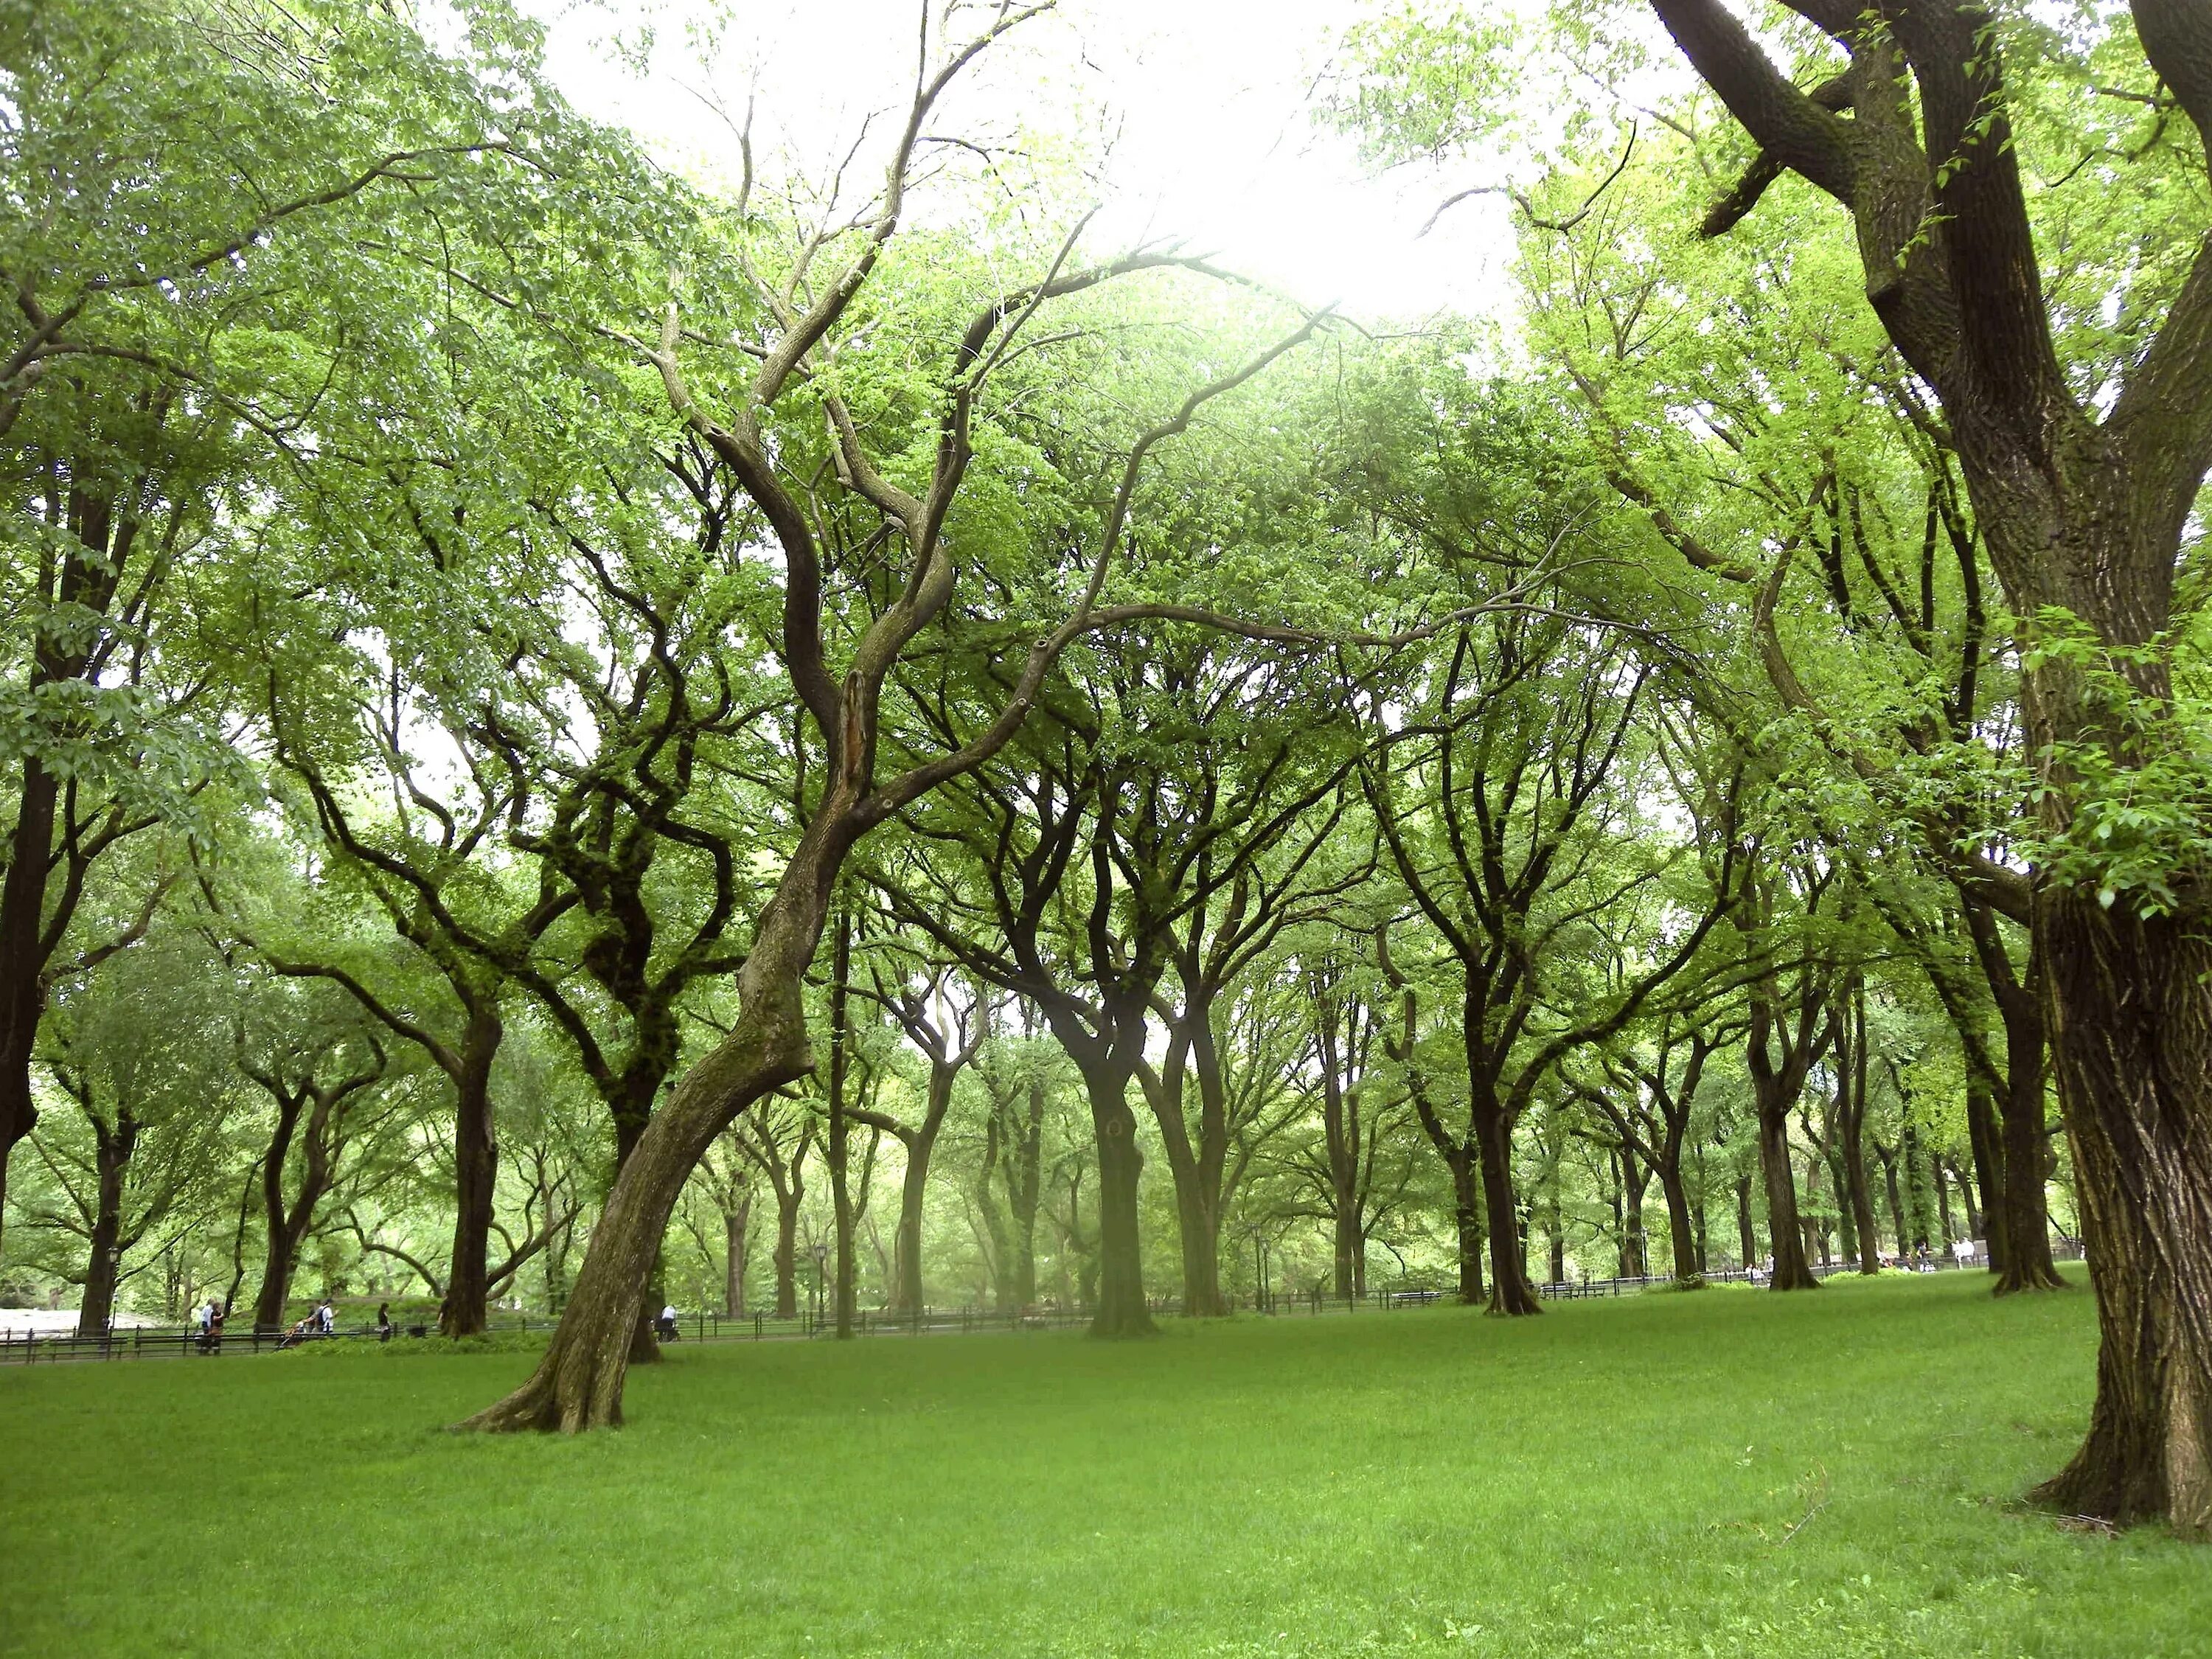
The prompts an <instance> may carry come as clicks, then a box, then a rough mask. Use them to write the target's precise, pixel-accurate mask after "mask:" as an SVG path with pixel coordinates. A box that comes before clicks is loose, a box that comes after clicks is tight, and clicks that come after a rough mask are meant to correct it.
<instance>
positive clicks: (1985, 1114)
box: [1966, 1068, 2040, 1291]
mask: <svg viewBox="0 0 2212 1659" xmlns="http://www.w3.org/2000/svg"><path fill="white" fill-rule="evenodd" d="M2039 1069H2040V1068H2039ZM1966 1139H1967V1143H1968V1146H1969V1148H1970V1150H1971V1151H1972V1154H1973V1165H1974V1182H1975V1184H1976V1185H1978V1187H1980V1188H1981V1189H1982V1222H1983V1231H1982V1235H1981V1237H1982V1240H1983V1243H1984V1245H1985V1246H1986V1247H1987V1249H1988V1250H1989V1255H1990V1272H1991V1273H1994V1274H1996V1275H1997V1278H1998V1280H1999V1285H1998V1288H1999V1290H2000V1291H2002V1289H2003V1285H2002V1280H2003V1277H2004V1274H2005V1271H2006V1269H2007V1267H2008V1266H2009V1265H2010V1262H2011V1251H2010V1249H2009V1247H2008V1243H2007V1239H2006V1212H2007V1210H2008V1207H2009V1206H2008V1205H2007V1204H2006V1201H2005V1185H2006V1182H2007V1179H2008V1171H2007V1170H2006V1169H2005V1162H2004V1130H2003V1128H2002V1124H2001V1122H2000V1120H1999V1118H1998V1116H1997V1106H1996V1094H1995V1092H1994V1091H1992V1090H1991V1089H1990V1085H1988V1083H1986V1082H1985V1081H1984V1080H1983V1079H1981V1078H1980V1077H1979V1076H1978V1075H1976V1074H1975V1073H1973V1072H1972V1071H1970V1072H1969V1073H1968V1074H1967V1078H1966Z"/></svg>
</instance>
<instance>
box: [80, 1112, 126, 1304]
mask: <svg viewBox="0 0 2212 1659" xmlns="http://www.w3.org/2000/svg"><path fill="white" fill-rule="evenodd" d="M93 1133H94V1158H93V1176H94V1182H95V1183H96V1189H95V1193H94V1200H93V1212H92V1237H91V1240H90V1241H89V1243H90V1249H88V1252H87V1255H86V1257H85V1264H84V1295H83V1297H82V1298H81V1299H80V1300H79V1301H78V1303H77V1315H76V1334H78V1335H79V1336H80V1337H95V1336H99V1335H100V1334H102V1333H103V1332H105V1331H106V1329H107V1325H108V1322H109V1321H110V1320H112V1318H113V1317H114V1316H115V1287H116V1285H117V1284H118V1282H119V1281H120V1279H121V1278H122V1272H123V1188H124V1183H125V1180H126V1179H128V1177H129V1176H130V1173H131V1153H132V1152H136V1151H137V1146H138V1120H137V1118H135V1117H133V1116H132V1115H131V1114H130V1113H129V1112H128V1111H120V1112H118V1113H117V1115H116V1120H115V1123H114V1126H113V1127H109V1126H108V1125H107V1124H106V1123H104V1122H101V1121H99V1120H98V1119H94V1121H93Z"/></svg>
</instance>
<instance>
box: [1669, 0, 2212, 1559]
mask: <svg viewBox="0 0 2212 1659" xmlns="http://www.w3.org/2000/svg"><path fill="white" fill-rule="evenodd" d="M1653 9H1654V10H1655V11H1656V13H1657V15H1658V16H1659V17H1660V19H1661V21H1662V22H1663V23H1664V24H1665V25H1666V27H1667V28H1668V32H1669V33H1671V34H1673V36H1674V39H1675V40H1676V42H1677V43H1678V44H1679V45H1680V47H1681V49H1682V51H1683V52H1684V54H1685V55H1686V57H1687V58H1689V60H1690V62H1691V63H1692V65H1693V66H1694V67H1695V68H1696V69H1697V70H1698V72H1699V75H1700V76H1702V77H1703V78H1704V79H1705V82H1707V83H1708V84H1709V85H1710V86H1711V88H1713V90H1714V91H1715V92H1716V93H1717V94H1718V95H1719V96H1720V98H1721V100H1723V102H1724V103H1725V104H1726V105H1727V106H1728V107H1729V112H1731V113H1732V114H1733V115H1735V118H1737V119H1738V120H1739V121H1741V123H1742V124H1743V125H1744V127H1745V129H1746V130H1747V131H1748V132H1749V133H1750V135H1751V137H1752V138H1753V142H1754V143H1756V144H1757V145H1758V146H1759V157H1758V159H1757V160H1755V161H1753V163H1752V165H1751V167H1750V169H1749V170H1748V171H1747V173H1746V176H1745V179H1744V180H1743V182H1741V184H1739V185H1738V186H1737V187H1736V189H1735V191H1732V192H1731V194H1730V196H1729V197H1728V198H1727V200H1726V201H1725V202H1723V204H1722V205H1721V206H1720V207H1718V208H1717V209H1716V210H1715V211H1714V213H1713V214H1712V215H1711V216H1709V217H1708V219H1707V222H1706V228H1708V229H1710V230H1714V231H1719V230H1724V229H1725V228H1728V227H1729V226H1731V225H1733V224H1734V223H1735V222H1738V221H1739V220H1741V218H1742V217H1743V216H1744V215H1745V214H1746V213H1747V212H1748V211H1750V210H1751V209H1752V207H1753V204H1755V203H1756V201H1757V199H1758V197H1759V194H1760V193H1761V185H1762V184H1763V183H1764V181H1765V179H1771V178H1772V177H1774V176H1776V175H1778V174H1779V173H1781V172H1782V171H1784V170H1785V169H1786V170H1788V171H1790V172H1792V173H1797V174H1798V175H1800V176H1801V177H1802V178H1804V179H1807V180H1808V182H1810V183H1811V184H1812V185H1814V186H1815V187H1816V188H1817V189H1820V190H1821V191H1825V192H1826V193H1827V194H1828V195H1830V196H1832V197H1835V198H1836V199H1837V200H1838V201H1839V202H1840V203H1842V204H1844V206H1845V208H1847V209H1848V210H1850V214H1851V216H1852V219H1853V222H1854V225H1855V227H1856V228H1857V233H1858V237H1859V242H1860V248H1861V252H1862V256H1863V260H1864V264H1865V269H1866V274H1867V283H1868V293H1869V301H1870V303H1871V304H1872V305H1873V307H1874V309H1875V314H1876V316H1877V317H1878V318H1880V319H1881V323H1882V325H1883V327H1884V329H1885V331H1887V334H1888V337H1889V338H1890V340H1891V342H1892V343H1893V345H1894V346H1895V348H1896V349H1897V351H1898V352H1899V355H1900V356H1902V357H1903V358H1904V360H1905V362H1906V363H1907V364H1909V365H1910V366H1911V369H1912V371H1913V373H1914V374H1916V375H1917V376H1918V377H1919V378H1920V380H1922V381H1923V382H1924V383H1925V384H1926V385H1928V386H1929V387H1930V388H1932V389H1933V391H1934V392H1935V395H1936V400H1937V401H1938V403H1939V404H1940V405H1941V407H1942V411H1943V414H1944V416H1945V417H1946V419H1947V421H1948V424H1949V428H1950V430H1951V433H1952V435H1953V437H1954V441H1955V442H1956V443H1957V445H1958V449H1959V455H1960V464H1961V466H1962V469H1963V471H1964V473H1965V477H1966V487H1967V489H1968V491H1969V493H1970V494H1971V495H1972V498H1973V501H1974V505H1975V508H1976V512H1977V513H1978V518H1979V521H1980V526H1981V530H1982V533H1983V535H1984V537H1985V538H1987V540H1988V543H1989V546H1990V555H1991V557H1992V560H1993V562H1994V563H1995V564H1996V570H1997V574H1998V577H1999V579H2000V580H2002V582H2003V584H2004V587H2005V591H2006V593H2007V595H2008V598H2009V599H2010V600H2011V602H2012V605H2013V609H2014V611H2015V612H2016V613H2017V614H2019V615H2020V616H2021V617H2022V618H2023V620H2024V621H2025V622H2026V623H2027V625H2028V626H2029V628H2030V629H2031V630H2032V631H2031V634H2030V646H2031V649H2030V652H2029V654H2028V658H2027V698H2026V710H2027V720H2028V723H2029V728H2030V732H2031V739H2030V741H2031V746H2032V749H2033V753H2034V755H2035V757H2036V761H2037V765H2038V769H2039V775H2040V783H2041V787H2040V788H2039V792H2038V793H2039V801H2038V805H2039V821H2038V829H2039V835H2040V839H2041V841H2042V842H2043V847H2042V848H2041V851H2040V856H2039V869H2038V872H2037V873H2038V877H2039V880H2038V883H2037V890H2036V894H2035V900H2034V910H2033V927H2034V930H2035V933H2036V935H2037V941H2038V945H2039V949H2040V951H2041V952H2042V957H2043V960H2044V962H2045V963H2046V964H2047V972H2048V975H2049V980H2048V983H2047V986H2046V988H2045V999H2046V1006H2047V1007H2048V1008H2049V1010H2050V1016H2051V1030H2052V1033H2053V1037H2054V1044H2053V1046H2054V1050H2055V1056H2056V1060H2057V1075H2058V1082H2059V1097H2060V1100H2061V1103H2062V1105H2063V1109H2064V1111H2065V1115H2066V1123H2067V1130H2068V1133H2069V1138H2070V1139H2071V1142H2072V1145H2073V1147H2074V1154H2075V1167H2076V1172H2077V1177H2078V1179H2079V1181H2080V1182H2081V1197H2082V1204H2083V1222H2084V1225H2085V1229H2086V1230H2087V1235H2088V1238H2089V1252H2090V1258H2091V1261H2092V1262H2093V1264H2094V1265H2093V1268H2092V1278H2093V1283H2094V1285H2095V1286H2096V1290H2097V1296H2098V1304H2099V1311H2100V1320H2101V1324H2102V1329H2103V1332H2104V1340H2103V1346H2102V1349H2101V1352H2100V1358H2099V1362H2098V1389H2097V1400H2096V1404H2095V1406H2094V1407H2093V1410H2092V1413H2091V1418H2090V1426H2089V1431H2088V1436H2087V1440H2086V1441H2085V1443H2084V1444H2083V1446H2082V1448H2081V1452H2080V1453H2079V1454H2078V1455H2076V1457H2075V1460H2074V1461H2073V1462H2072V1463H2070V1464H2069V1466H2068V1468H2066V1469H2065V1470H2064V1471H2063V1473H2062V1474H2059V1475H2058V1476H2057V1477H2056V1478H2055V1479H2053V1480H2051V1481H2050V1482H2048V1483H2046V1484H2045V1486H2043V1487H2042V1488H2040V1489H2039V1493H2040V1496H2042V1497H2043V1498H2045V1500H2046V1501H2048V1502H2051V1503H2053V1504H2058V1505H2060V1506H2062V1507H2063V1508H2065V1509H2066V1510H2069V1512H2074V1513H2081V1514H2093V1515H2097V1516H2104V1517H2106V1518H2109V1519H2112V1520H2114V1521H2131V1520H2136V1519H2140V1518H2143V1517H2146V1516H2158V1517H2162V1518H2164V1519H2166V1520H2167V1521H2168V1522H2171V1523H2172V1524H2173V1525H2174V1526H2176V1527H2177V1528H2180V1529H2181V1530H2183V1531H2185V1532H2191V1533H2196V1534H2204V1533H2207V1532H2212V1237H2207V1234H2206V1231H2205V1229H2204V1228H2203V1225H2202V1218H2203V1216H2204V1215H2205V1214H2206V1213H2207V1212H2208V1211H2212V1152H2207V1151H2206V1150H2205V1149H2206V1148H2207V1147H2208V1146H2212V1080H2208V1079H2212V1069H2208V1067H2207V1066H2206V1065H2205V1063H2204V1054H2203V1032H2204V1031H2205V1030H2208V1029H2212V975H2208V970H2212V945H2208V944H2207V943H2206V940H2207V939H2208V937H2212V935H2208V933H2207V932H2206V928H2205V926H2204V921H2205V907H2206V905H2207V902H2208V901H2207V900H2206V899H2205V897H2204V896H2203V894H2202V893H2201V892H2200V891H2199V890H2198V884H2197V882H2196V880H2195V878H2194V876H2193V874H2191V873H2190V872H2192V871H2193V870H2194V868H2195V865H2196V860H2197V854H2196V853H2195V851H2194V850H2193V849H2194V847H2195V845H2196V837H2197V833H2198V832H2197V829H2196V828H2195V826H2194V822H2193V819H2192V818H2191V817H2190V815H2189V813H2188V811H2187V810H2186V809H2185V808H2181V809H2180V810H2178V811H2176V810H2165V811H2160V812H2159V813H2157V814H2155V815H2154V818H2153V821H2152V823H2150V824H2149V825H2144V826H2140V827H2136V826H2130V827H2129V828H2124V829H2122V831H2121V833H2122V836H2123V844H2122V846H2121V847H2120V848H2118V849H2113V848H2110V847H2109V845H2108V843H2109V841H2110V838H2111V837H2112V834H2113V830H2114V829H2115V828H2117V827H2119V826H2120V825H2121V824H2122V823H2123V822H2124V821H2123V820H2119V819H2116V818H2115V817H2114V813H2115V811H2118V810H2120V809H2119V808H2118V805H2117V802H2118V798H2119V796H2120V795H2121V793H2122V792H2123V791H2124V790H2125V789H2128V788H2129V787H2134V788H2138V789H2146V790H2148V791H2149V792H2150V793H2151V795H2152V798H2153V799H2159V800H2160V801H2163V802H2176V801H2177V799H2178V798H2177V795H2176V793H2175V787H2176V785H2177V784H2179V782H2180V780H2181V777H2182V775H2183V773H2181V772H2179V771H2177V767H2178V766H2179V767H2180V768H2184V769H2185V768H2186V767H2188V766H2189V765H2190V764H2191V763H2189V762H2186V761H2182V760H2180V759H2179V757H2180V756H2181V755H2182V754H2184V753H2185V752H2186V746H2185V741H2184V740H2183V739H2181V737H2180V732H2181V725H2180V722H2181V720H2183V718H2184V717H2183V715H2182V714H2180V712H2179V710H2178V709H2177V707H2176V703H2175V697H2174V690H2173V676H2172V646H2171V643H2170V640H2169V636H2168V629H2170V627H2171V625H2172V621H2173V584H2174V572H2175V567H2176V564H2177V562H2178V561H2179V558H2180V556H2181V553H2182V548H2183V544H2184V540H2185V535H2186V533H2187V524H2188V520H2189V517H2190V514H2191V511H2192V509H2193V508H2194V507H2195V504H2196V501H2197V493H2198V490H2199V489H2200V487H2201V486H2202V484H2203V479H2204V476H2205V472H2206V470H2207V467H2208V465H2212V381H2208V380H2207V376H2208V375H2212V237H2208V238H2204V239H2203V240H2200V241H2199V243H2198V246H2197V250H2196V251H2195V252H2194V253H2193V255H2189V256H2186V260H2187V273H2186V275H2185V276H2181V277H2180V279H2179V281H2178V282H2175V281H2172V279H2171V278H2170V277H2169V276H2168V274H2167V271H2166V269H2165V268H2163V267H2160V266H2154V267H2152V270H2153V271H2154V273H2155V274H2154V276H2153V278H2152V281H2151V283H2147V284H2146V285H2145V286H2146V289H2147V290H2148V291H2142V292H2139V293H2137V294H2135V295H2129V296H2127V297H2128V299H2129V300H2130V301H2132V302H2134V303H2135V304H2136V306H2138V307H2140V311H2141V314H2142V318H2143V321H2144V325H2145V328H2146V331H2148V337H2149V343H2148V345H2147V346H2145V347H2143V348H2142V349H2140V350H2136V349H2130V350H2129V351H2128V352H2127V354H2126V355H2125V356H2124V357H2122V358H2121V359H2120V360H2119V361H2118V362H2114V363H2112V365H2111V366H2110V367H2109V368H2107V370H2106V372H2105V373H2103V374H2099V375H2098V376H2097V377H2096V380H2095V383H2094V384H2093V386H2090V387H2088V388H2087V389H2085V388H2084V386H2083V385H2082V383H2081V379H2080V377H2078V376H2075V375H2072V374H2069V368H2068V366H2067V364H2066V362H2064V361H2063V359H2062V356H2061V349H2060V340H2059V336H2058V331H2057V328H2056V327H2055V326H2054V324H2053V321H2052V316H2051V309H2050V305H2049V301H2047V299H2046V295H2045V287H2044V282H2043V277H2042V275H2041V273H2040V270H2039V258H2038V255H2037V251H2036V238H2035V230H2034V222H2033V215H2032V213H2031V210H2030V205H2029V201H2028V197H2027V193H2026V191H2025V190H2024V188H2023V186H2022V184H2021V160H2020V148H2019V143H2018V140H2017V138H2016V136H2015V112H2016V109H2017V107H2018V102H2019V100H2018V96H2017V94H2016V91H2015V84H2014V82H2013V80H2012V78H2011V75H2010V71H2009V70H2008V60H2009V58H2010V53H2009V52H2008V46H2012V45H2013V44H2014V42H2012V41H2011V40H2008V38H2007V37H2008V33H2010V31H2008V29H2007V28H2005V27H2002V26H2001V25H2000V23H1999V21H1998V19H1997V18H1996V17H1995V16H1993V15H1990V13H1989V12H1987V11H1985V10H1984V9H1982V8H1980V7H1978V6H1966V7H1953V6H1936V5H1929V4H1922V3H1911V0H1895V3H1885V4H1882V5H1880V6H1878V7H1876V8H1875V9H1873V10H1872V11H1866V12H1863V11H1861V10H1860V9H1857V7H1855V6H1848V5H1843V4H1830V3H1813V0H1807V3H1802V4H1799V5H1798V6H1797V7H1796V9H1797V10H1798V11H1799V13H1800V14H1801V15H1803V16H1804V17H1806V18H1807V19H1808V21H1811V22H1813V23H1814V25H1815V26H1817V27H1819V28H1820V30H1821V31H1823V32H1824V33H1825V34H1826V36H1827V37H1828V38H1829V39H1830V40H1832V41H1833V42H1834V43H1835V44H1836V45H1837V46H1840V47H1841V48H1842V50H1843V52H1844V54H1845V58H1846V61H1845V64H1844V67H1843V69H1842V70H1840V71H1839V72H1838V73H1837V74H1835V75H1833V76H1831V77H1830V78H1831V79H1832V81H1834V82H1838V83H1839V85H1838V92H1837V94H1835V95H1834V96H1833V97H1832V98H1831V99H1830V100H1828V101H1827V102H1825V103H1824V102H1823V101H1822V100H1819V99H1816V98H1815V97H1814V96H1813V95H1812V94H1808V93H1807V92H1805V91H1803V90H1802V89H1800V88H1798V87H1797V86H1796V84H1795V83H1794V82H1791V81H1790V79H1789V78H1788V77H1787V76H1784V74H1783V72H1782V71H1781V70H1780V69H1778V67H1777V66H1776V65H1775V64H1774V63H1773V61H1772V59H1771V58H1770V57H1769V56H1768V55H1767V53H1766V52H1765V50H1764V49H1763V48H1762V47H1761V46H1759V43H1758V42H1757V41H1755V40H1753V38H1752V36H1751V34H1750V33H1749V32H1748V31H1747V30H1746V29H1745V28H1744V27H1743V26H1742V24H1741V22H1739V21H1737V20H1736V19H1735V16H1734V15H1732V14H1731V13H1729V11H1728V10H1727V9H1725V8H1724V7H1723V5H1722V4H1721V3H1719V0H1653ZM2132 14H2133V17H2134V22H2135V33H2136V38H2137V40H2138V41H2139V43H2140V45H2141V47H2142V53H2143V57H2144V58H2145V59H2146V60H2148V65H2149V68H2150V70H2152V72H2153V73H2154V74H2155V75H2156V76H2157V77H2158V79H2159V81H2160V82H2163V83H2164V85H2165V86H2166V88H2168V89H2169V91H2170V93H2171V94H2172V99H2173V101H2174V102H2175V104H2177V105H2178V106H2179V108H2180V110H2181V111H2182V112H2183V113H2184V114H2185V115H2186V116H2187V117H2188V118H2189V120H2190V123H2191V125H2193V126H2194V127H2195V128H2196V130H2197V135H2198V137H2199V138H2200V140H2212V51H2208V50H2207V49H2206V45H2207V40H2208V37H2209V36H2212V9H2209V8H2208V7H2207V6H2206V5H2204V4H2203V0H2136V3H2135V4H2134V5H2133V7H2132ZM1845 110H1848V113H1845V112H1844V111H1845ZM2160 313H2163V316H2162V319H2160V320H2158V321H2156V323H2155V325H2154V327H2153V326H2152V319H2154V318H2159V314H2160ZM2123 899H2124V902H2122V900H2123Z"/></svg>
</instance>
